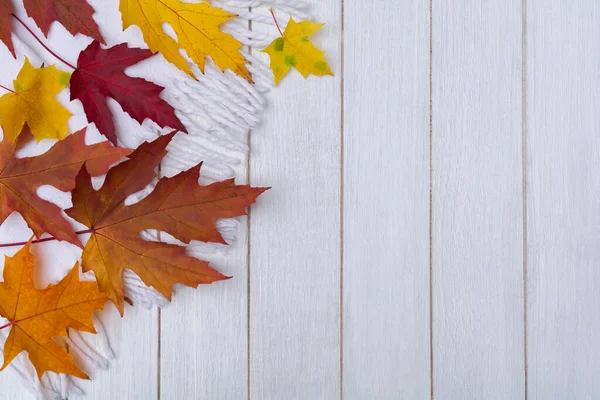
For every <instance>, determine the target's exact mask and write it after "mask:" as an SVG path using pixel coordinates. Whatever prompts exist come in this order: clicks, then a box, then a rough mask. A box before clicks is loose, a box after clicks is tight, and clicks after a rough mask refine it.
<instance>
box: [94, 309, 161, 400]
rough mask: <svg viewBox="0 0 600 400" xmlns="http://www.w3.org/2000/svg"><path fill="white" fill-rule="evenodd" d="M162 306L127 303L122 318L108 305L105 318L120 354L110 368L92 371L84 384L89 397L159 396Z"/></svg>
mask: <svg viewBox="0 0 600 400" xmlns="http://www.w3.org/2000/svg"><path fill="white" fill-rule="evenodd" d="M157 314H158V310H156V309H153V310H146V309H144V308H142V307H141V306H139V305H138V306H134V307H131V306H126V308H125V316H124V317H123V318H121V316H120V315H119V313H118V311H117V310H116V308H114V307H113V306H112V305H107V310H106V311H105V312H103V315H104V317H103V319H102V320H103V321H104V324H105V328H106V331H107V334H108V338H109V340H110V343H111V346H112V347H113V349H114V351H115V355H116V359H115V360H113V361H112V362H111V363H110V366H109V369H107V370H94V371H92V374H91V376H92V380H91V381H90V382H89V383H86V384H85V385H82V388H83V389H84V391H85V398H86V399H89V400H105V399H119V398H122V399H156V398H158V384H157V383H158V315H157Z"/></svg>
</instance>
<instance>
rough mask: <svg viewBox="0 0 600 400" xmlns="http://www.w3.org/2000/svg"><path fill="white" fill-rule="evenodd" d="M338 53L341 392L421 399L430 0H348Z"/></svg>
mask: <svg viewBox="0 0 600 400" xmlns="http://www.w3.org/2000/svg"><path fill="white" fill-rule="evenodd" d="M391 16H394V17H393V21H392V18H391ZM344 50H345V52H344V99H345V101H344V192H343V194H344V199H343V201H344V250H343V251H344V284H343V299H344V314H343V316H344V319H343V347H344V352H343V357H344V358H343V372H344V376H343V392H344V398H346V399H366V398H373V399H375V398H377V399H404V398H406V399H425V398H427V399H428V398H429V393H430V373H429V372H430V362H429V360H430V353H429V347H430V343H429V4H428V2H410V1H402V2H389V1H376V2H375V4H374V3H373V2H372V1H353V2H346V3H345V5H344Z"/></svg>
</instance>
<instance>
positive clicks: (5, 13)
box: [0, 1, 16, 57]
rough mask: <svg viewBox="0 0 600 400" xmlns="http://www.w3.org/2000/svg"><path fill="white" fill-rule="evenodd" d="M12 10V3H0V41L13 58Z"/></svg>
mask: <svg viewBox="0 0 600 400" xmlns="http://www.w3.org/2000/svg"><path fill="white" fill-rule="evenodd" d="M13 12H14V9H13V6H12V2H10V1H0V41H1V42H3V43H4V44H5V45H6V47H7V48H8V50H9V51H10V53H11V54H12V56H13V57H16V56H15V47H14V45H13V42H12V25H11V22H12V21H11V18H12V17H11V15H12V14H13Z"/></svg>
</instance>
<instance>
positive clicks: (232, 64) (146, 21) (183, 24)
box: [120, 0, 252, 82]
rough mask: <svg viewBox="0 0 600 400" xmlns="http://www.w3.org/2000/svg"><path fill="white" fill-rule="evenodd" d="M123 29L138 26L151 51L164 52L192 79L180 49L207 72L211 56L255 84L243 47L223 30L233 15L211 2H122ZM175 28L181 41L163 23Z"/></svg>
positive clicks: (221, 65)
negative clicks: (170, 34) (220, 27)
mask: <svg viewBox="0 0 600 400" xmlns="http://www.w3.org/2000/svg"><path fill="white" fill-rule="evenodd" d="M120 9H121V14H122V15H123V29H127V28H128V27H130V26H132V25H137V26H138V27H139V28H140V29H141V31H142V33H143V34H144V39H145V41H146V43H147V44H148V46H149V47H150V50H152V51H153V52H155V53H156V52H160V53H161V54H162V55H163V56H164V57H165V58H166V59H167V60H168V61H170V62H171V63H173V64H175V65H176V66H177V67H178V68H179V69H181V70H182V71H185V72H186V73H188V74H189V75H191V76H192V77H193V76H194V75H193V73H192V70H191V69H190V67H189V66H188V64H187V62H186V60H185V58H184V57H183V56H182V55H181V54H180V53H179V48H182V49H184V50H185V51H186V53H187V55H188V56H189V57H190V58H191V59H192V60H193V61H194V62H195V63H196V64H197V65H198V66H199V67H200V70H201V71H202V72H204V58H205V57H206V56H208V57H211V58H212V59H213V61H214V62H215V64H216V65H218V66H219V68H221V70H222V71H225V69H230V70H232V71H233V72H235V73H236V74H237V75H240V76H242V77H244V78H245V79H247V80H248V81H250V82H251V81H252V77H251V76H250V72H249V71H248V69H247V68H246V59H245V58H244V56H243V55H242V53H241V52H240V49H241V48H242V44H241V43H240V42H239V41H238V40H237V39H235V38H234V37H233V36H231V35H229V34H227V33H224V32H222V31H220V30H219V26H220V25H221V24H223V23H225V22H227V21H230V20H232V19H234V18H235V17H236V16H235V14H231V13H229V12H227V11H224V10H221V9H220V8H216V7H212V6H211V5H210V4H208V3H207V2H202V3H184V2H181V1H179V0H121V7H120ZM164 23H168V24H169V25H171V27H172V28H173V30H174V31H175V33H176V34H177V41H175V40H174V39H173V38H171V37H170V36H169V35H167V34H166V33H165V31H164V30H163V24H164Z"/></svg>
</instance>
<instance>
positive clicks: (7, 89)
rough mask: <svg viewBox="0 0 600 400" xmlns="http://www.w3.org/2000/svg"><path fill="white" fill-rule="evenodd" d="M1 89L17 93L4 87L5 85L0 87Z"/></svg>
mask: <svg viewBox="0 0 600 400" xmlns="http://www.w3.org/2000/svg"><path fill="white" fill-rule="evenodd" d="M0 88H2V89H4V90H7V91H9V92H12V93H14V92H15V91H14V90H12V89H9V88H7V87H6V86H4V85H0Z"/></svg>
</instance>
